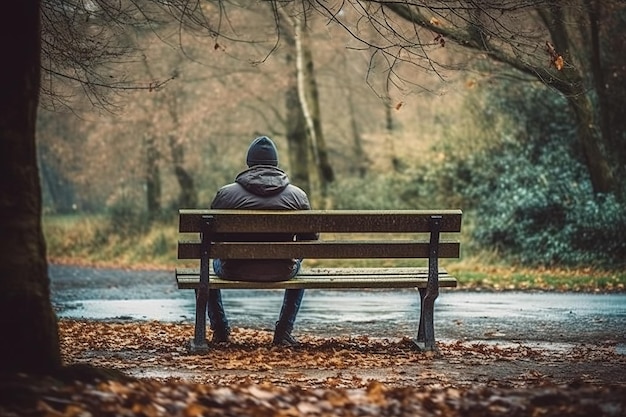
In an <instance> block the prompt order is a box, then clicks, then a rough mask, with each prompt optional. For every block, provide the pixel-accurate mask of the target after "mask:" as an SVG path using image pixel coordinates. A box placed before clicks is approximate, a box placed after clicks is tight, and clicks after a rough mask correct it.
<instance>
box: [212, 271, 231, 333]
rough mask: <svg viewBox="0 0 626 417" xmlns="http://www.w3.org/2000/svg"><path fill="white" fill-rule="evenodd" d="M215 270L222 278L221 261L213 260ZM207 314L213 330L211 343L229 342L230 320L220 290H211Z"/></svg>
mask: <svg viewBox="0 0 626 417" xmlns="http://www.w3.org/2000/svg"><path fill="white" fill-rule="evenodd" d="M213 269H214V271H215V274H216V275H218V276H221V275H220V274H221V272H222V268H221V264H220V262H219V259H214V260H213ZM207 313H208V316H209V321H210V323H211V330H213V337H212V338H211V342H213V343H222V342H228V336H229V335H230V327H228V320H227V319H226V313H225V312H224V305H223V304H222V292H221V291H220V290H211V289H210V290H209V303H208V308H207Z"/></svg>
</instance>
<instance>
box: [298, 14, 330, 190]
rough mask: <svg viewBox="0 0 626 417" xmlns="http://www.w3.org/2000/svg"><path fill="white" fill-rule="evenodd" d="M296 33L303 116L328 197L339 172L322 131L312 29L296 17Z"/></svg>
mask: <svg viewBox="0 0 626 417" xmlns="http://www.w3.org/2000/svg"><path fill="white" fill-rule="evenodd" d="M295 32H296V36H295V37H296V53H297V56H296V63H297V65H296V67H297V74H298V96H299V99H300V105H301V108H302V113H303V114H304V118H305V120H306V129H307V133H308V137H309V140H310V148H311V151H312V153H313V159H314V161H315V167H316V170H317V171H318V176H319V182H320V191H321V193H322V197H323V198H324V197H325V196H326V190H327V188H328V184H329V183H331V182H333V181H334V180H335V173H334V170H333V168H332V166H331V165H330V162H329V159H328V150H327V148H326V141H325V139H324V134H323V131H322V121H321V114H320V106H319V93H318V89H317V82H316V80H315V69H314V65H313V54H312V53H311V48H310V42H309V36H308V30H307V29H306V27H304V22H303V17H296V18H295Z"/></svg>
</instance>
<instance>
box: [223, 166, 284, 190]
mask: <svg viewBox="0 0 626 417" xmlns="http://www.w3.org/2000/svg"><path fill="white" fill-rule="evenodd" d="M235 182H236V183H237V184H239V185H241V186H242V187H243V188H245V189H246V190H248V191H249V192H251V193H252V194H256V195H260V196H269V195H275V194H278V193H280V192H281V191H283V190H284V189H285V187H287V185H289V178H288V177H287V174H285V172H284V171H283V170H281V169H280V168H276V167H275V166H270V165H255V166H253V167H251V168H249V169H247V170H245V171H243V172H242V173H240V174H239V175H237V178H235Z"/></svg>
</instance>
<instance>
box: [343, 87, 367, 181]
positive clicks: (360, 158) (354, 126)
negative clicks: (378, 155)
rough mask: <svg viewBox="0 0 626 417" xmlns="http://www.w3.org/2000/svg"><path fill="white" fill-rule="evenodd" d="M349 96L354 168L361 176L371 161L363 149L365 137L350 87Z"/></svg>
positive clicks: (361, 176) (365, 172)
mask: <svg viewBox="0 0 626 417" xmlns="http://www.w3.org/2000/svg"><path fill="white" fill-rule="evenodd" d="M346 94H347V96H348V110H349V111H350V127H351V130H352V140H353V146H354V159H355V164H354V168H355V169H356V171H357V173H358V175H359V177H360V178H363V177H365V175H366V174H367V169H368V167H369V164H370V161H369V159H368V158H367V155H366V154H365V151H364V150H363V138H362V137H361V131H360V130H359V123H358V121H357V120H356V106H355V105H354V100H353V99H352V89H351V88H348V89H347V92H346Z"/></svg>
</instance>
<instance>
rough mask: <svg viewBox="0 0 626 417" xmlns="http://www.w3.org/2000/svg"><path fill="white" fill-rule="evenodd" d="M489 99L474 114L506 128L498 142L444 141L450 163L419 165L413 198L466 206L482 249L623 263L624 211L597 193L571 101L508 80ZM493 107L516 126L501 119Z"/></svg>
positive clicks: (530, 261) (534, 260)
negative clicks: (460, 146)
mask: <svg viewBox="0 0 626 417" xmlns="http://www.w3.org/2000/svg"><path fill="white" fill-rule="evenodd" d="M483 103H488V106H487V107H482V108H481V107H475V109H477V110H478V111H481V112H482V113H480V115H482V116H484V118H482V119H481V120H483V122H484V123H487V124H491V125H493V126H498V127H499V128H500V130H498V131H497V132H493V131H492V134H493V135H494V139H493V140H491V142H489V141H487V143H488V144H487V145H486V146H483V147H481V148H480V149H478V150H477V151H476V152H473V153H464V152H458V151H457V152H455V151H454V149H451V146H453V145H451V144H447V145H445V146H444V151H445V152H446V155H447V158H446V161H445V162H444V163H443V164H441V165H435V166H433V167H428V168H422V169H420V170H419V171H418V172H417V173H416V175H415V181H413V183H412V185H411V187H412V189H409V190H407V192H406V193H405V194H404V196H405V198H407V196H412V197H416V196H420V195H424V194H428V193H433V194H437V193H438V194H439V195H444V196H445V197H439V198H442V199H445V200H448V201H458V202H460V206H461V207H462V208H464V209H465V210H466V211H471V212H472V214H473V215H474V217H475V219H474V220H475V224H474V225H475V227H474V228H473V231H474V232H473V239H474V240H475V242H476V243H478V244H480V245H482V246H483V247H485V248H496V249H497V250H498V251H499V252H501V253H503V254H505V255H508V256H509V257H511V258H513V259H517V260H519V261H521V262H522V263H524V264H527V265H534V266H536V265H563V266H566V265H567V266H581V265H593V266H603V267H619V266H623V265H624V264H625V262H626V261H625V260H626V239H624V238H623V236H625V235H626V214H625V213H626V212H625V211H624V209H623V206H622V204H621V203H620V202H619V201H617V199H616V198H615V196H614V195H597V194H594V192H593V190H592V187H591V183H590V180H589V176H588V172H587V170H586V167H585V166H584V165H583V164H582V163H581V158H582V156H581V154H580V152H579V149H578V147H577V146H576V132H575V126H574V124H573V122H572V118H571V117H570V114H569V113H568V111H569V110H568V107H567V104H566V103H565V101H564V100H563V99H562V98H561V97H560V96H558V95H556V94H555V93H553V92H551V91H549V90H547V89H545V88H529V86H528V85H516V84H503V86H502V88H501V89H500V90H498V91H495V92H494V93H492V94H491V95H489V96H488V99H487V100H484V101H483ZM493 109H498V112H499V113H501V114H504V115H506V117H507V119H508V120H507V121H506V122H505V123H502V121H497V120H495V119H494V118H495V117H497V116H496V115H495V114H496V113H494V112H493ZM477 116H479V114H477ZM503 127H504V128H503ZM483 131H485V132H489V130H488V129H486V128H485V129H483ZM481 140H483V141H484V138H481ZM451 143H452V142H451ZM446 146H447V148H446ZM409 191H410V192H409Z"/></svg>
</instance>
